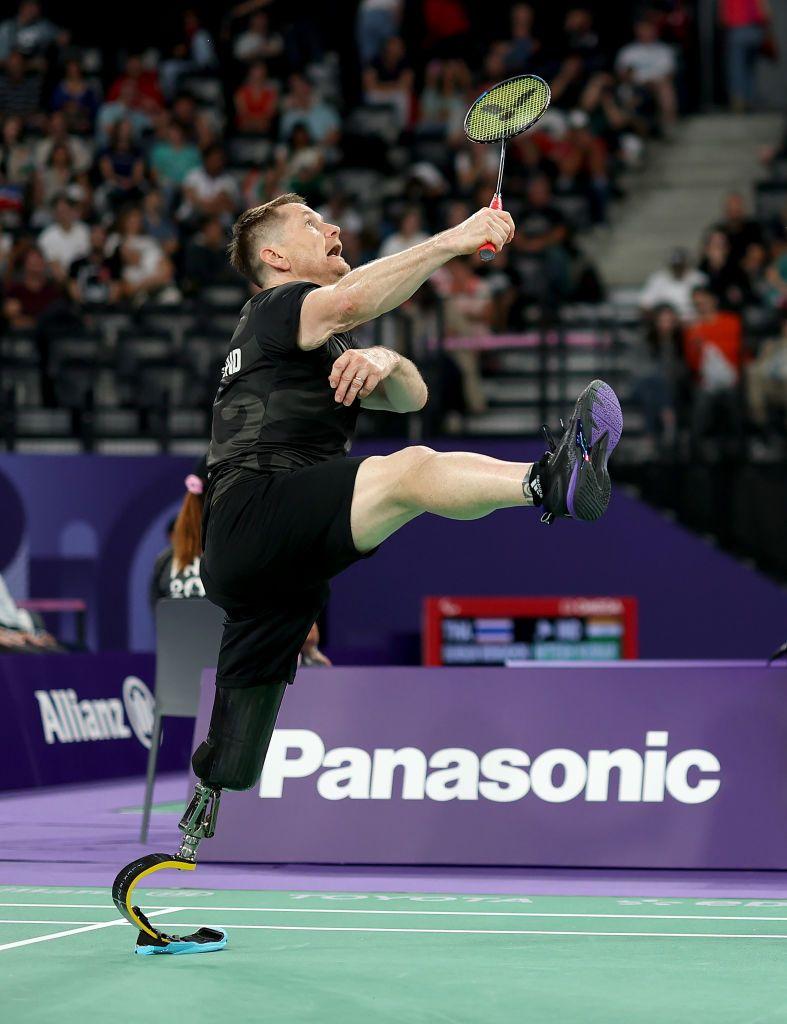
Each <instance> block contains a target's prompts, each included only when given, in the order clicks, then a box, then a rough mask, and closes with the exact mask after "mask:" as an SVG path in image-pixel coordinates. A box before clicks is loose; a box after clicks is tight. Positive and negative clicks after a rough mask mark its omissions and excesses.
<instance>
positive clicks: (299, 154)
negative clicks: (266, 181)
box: [277, 124, 327, 206]
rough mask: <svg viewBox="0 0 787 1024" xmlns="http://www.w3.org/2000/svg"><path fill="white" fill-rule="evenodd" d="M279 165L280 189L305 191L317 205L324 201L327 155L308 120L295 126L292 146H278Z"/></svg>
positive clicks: (291, 141) (292, 134)
mask: <svg viewBox="0 0 787 1024" xmlns="http://www.w3.org/2000/svg"><path fill="white" fill-rule="evenodd" d="M277 166H278V168H279V170H280V175H281V176H280V178H279V183H280V188H281V191H283V192H296V193H297V194H298V195H300V194H303V195H306V196H308V197H309V200H310V202H311V203H312V204H313V205H314V206H319V205H320V203H322V202H324V201H325V196H326V191H327V189H326V181H325V174H324V170H325V155H324V153H323V151H322V149H321V147H320V146H316V145H315V144H314V139H313V138H312V137H311V135H310V134H309V129H308V128H307V126H306V125H305V124H296V125H295V126H294V127H293V129H292V133H291V135H290V139H289V146H288V147H287V148H286V149H285V147H280V149H279V153H278V156H277ZM277 187H279V186H277Z"/></svg>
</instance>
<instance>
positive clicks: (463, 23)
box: [423, 0, 472, 57]
mask: <svg viewBox="0 0 787 1024" xmlns="http://www.w3.org/2000/svg"><path fill="white" fill-rule="evenodd" d="M423 24H424V37H423V49H424V52H425V53H426V54H427V55H428V56H430V57H464V55H465V54H466V53H468V51H470V50H471V49H472V39H471V34H470V33H471V30H472V23H471V20H470V15H469V13H468V10H467V3H466V0H423Z"/></svg>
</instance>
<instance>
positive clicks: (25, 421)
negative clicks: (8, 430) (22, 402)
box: [14, 409, 74, 438]
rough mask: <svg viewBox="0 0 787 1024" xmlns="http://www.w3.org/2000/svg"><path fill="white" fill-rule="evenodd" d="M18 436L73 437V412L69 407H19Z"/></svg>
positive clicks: (17, 414)
mask: <svg viewBox="0 0 787 1024" xmlns="http://www.w3.org/2000/svg"><path fill="white" fill-rule="evenodd" d="M14 419H15V429H16V434H17V436H18V437H55V438H56V437H69V438H70V437H72V436H73V434H74V431H73V425H72V420H71V413H70V412H69V411H68V410H67V409H17V410H16V416H15V418H14Z"/></svg>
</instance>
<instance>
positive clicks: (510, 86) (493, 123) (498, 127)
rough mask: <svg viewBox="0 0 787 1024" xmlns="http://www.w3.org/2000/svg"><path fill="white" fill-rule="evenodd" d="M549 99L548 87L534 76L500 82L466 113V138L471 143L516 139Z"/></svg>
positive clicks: (545, 107) (540, 112) (531, 122)
mask: <svg viewBox="0 0 787 1024" xmlns="http://www.w3.org/2000/svg"><path fill="white" fill-rule="evenodd" d="M550 98H551V97H550V90H549V86H548V85H547V83H546V82H545V81H544V80H543V79H541V78H538V77H537V76H535V75H523V76H520V77H519V78H512V79H509V80H508V81H507V82H501V83H500V84H499V85H496V86H494V87H493V88H492V89H490V90H489V91H488V92H485V93H484V94H483V95H482V96H479V97H478V99H477V100H476V101H475V103H474V104H473V105H472V107H471V108H470V110H469V111H468V112H467V118H466V120H465V132H466V134H467V137H468V138H469V139H470V140H471V142H499V141H500V140H501V139H507V138H510V137H511V136H513V135H518V134H519V133H520V132H523V131H525V129H526V128H529V127H530V126H531V125H532V124H534V123H535V122H536V121H537V120H538V119H539V118H540V117H541V116H542V114H543V113H544V111H545V110H546V109H547V107H548V106H549V101H550Z"/></svg>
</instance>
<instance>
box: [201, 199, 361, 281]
mask: <svg viewBox="0 0 787 1024" xmlns="http://www.w3.org/2000/svg"><path fill="white" fill-rule="evenodd" d="M342 237H344V231H343V230H342ZM183 276H184V279H185V288H186V291H187V293H188V294H190V295H197V296H199V292H200V289H201V288H206V287H208V286H210V285H212V284H238V283H240V278H239V277H238V275H237V274H236V273H235V271H234V270H233V269H232V267H231V266H230V265H229V263H228V261H227V231H226V230H225V227H224V225H223V224H222V222H221V219H220V218H219V217H208V219H207V220H206V221H205V223H204V224H203V225H202V229H201V231H199V232H198V233H197V234H196V235H195V236H194V237H193V238H192V239H191V241H190V242H188V243H187V245H186V250H185V254H184V267H183Z"/></svg>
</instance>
